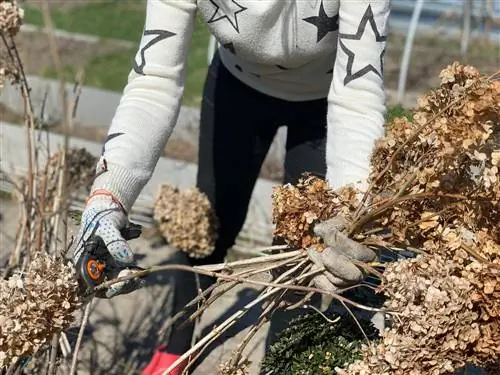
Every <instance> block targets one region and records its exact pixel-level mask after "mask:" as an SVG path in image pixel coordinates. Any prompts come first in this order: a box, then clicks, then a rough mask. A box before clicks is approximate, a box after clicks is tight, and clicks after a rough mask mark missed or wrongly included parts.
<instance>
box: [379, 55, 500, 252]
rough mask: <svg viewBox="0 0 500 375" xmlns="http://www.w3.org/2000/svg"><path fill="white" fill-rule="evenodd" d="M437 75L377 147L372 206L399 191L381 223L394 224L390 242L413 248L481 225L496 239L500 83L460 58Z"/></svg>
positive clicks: (499, 197) (440, 242)
mask: <svg viewBox="0 0 500 375" xmlns="http://www.w3.org/2000/svg"><path fill="white" fill-rule="evenodd" d="M441 80H442V84H441V86H440V87H439V88H438V89H436V90H434V91H432V92H430V93H429V94H428V95H426V96H424V97H423V98H422V99H421V100H420V105H419V107H418V108H417V109H416V111H415V113H414V116H413V122H409V121H408V120H407V119H406V118H399V119H396V120H395V121H394V122H393V123H392V124H389V129H388V134H387V136H386V137H385V138H384V139H382V140H381V141H380V142H379V144H378V145H377V148H376V151H375V153H374V156H373V160H372V166H373V171H372V176H371V177H372V180H373V181H374V182H375V186H374V189H373V192H372V195H373V199H372V200H373V203H375V204H376V206H375V207H376V208H375V209H377V208H380V207H382V205H383V204H384V198H382V197H381V194H382V193H383V194H384V196H395V195H399V196H401V202H400V203H399V204H397V205H392V207H391V208H389V209H387V210H385V211H384V212H383V214H382V215H381V216H380V217H379V219H378V223H379V224H381V225H384V226H390V227H391V229H392V232H393V236H392V238H391V239H389V241H390V242H391V243H398V242H406V243H407V244H411V245H412V246H414V247H425V248H427V249H429V248H443V246H442V245H443V241H444V242H449V240H450V239H451V238H452V237H457V236H458V237H460V234H461V233H464V232H467V231H472V232H477V231H478V230H483V229H485V230H486V232H487V234H488V235H489V236H490V237H491V239H492V240H494V241H495V242H499V241H500V226H499V225H498V223H499V222H500V204H499V202H500V178H499V173H498V168H499V163H500V104H499V103H500V82H499V81H495V80H489V79H487V77H484V76H481V75H480V74H479V72H478V71H477V70H476V69H474V68H473V67H470V66H463V65H459V64H457V63H454V64H452V65H450V66H448V67H447V68H446V69H444V70H443V71H442V72H441ZM403 149H404V151H402V152H396V151H397V150H403ZM388 161H391V162H390V164H389V168H388V169H387V171H386V172H385V173H383V172H384V170H385V168H386V165H387V162H388ZM385 201H387V200H385ZM372 224H373V223H372Z"/></svg>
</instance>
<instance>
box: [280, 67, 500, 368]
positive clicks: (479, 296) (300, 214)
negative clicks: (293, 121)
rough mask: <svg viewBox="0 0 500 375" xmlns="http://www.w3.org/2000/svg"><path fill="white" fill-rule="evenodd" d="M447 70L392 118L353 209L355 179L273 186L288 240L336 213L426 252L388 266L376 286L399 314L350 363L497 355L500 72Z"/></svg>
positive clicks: (449, 364) (378, 239) (368, 234)
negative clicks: (409, 114)
mask: <svg viewBox="0 0 500 375" xmlns="http://www.w3.org/2000/svg"><path fill="white" fill-rule="evenodd" d="M440 77H441V81H442V82H441V85H440V87H438V88H437V89H435V90H433V91H431V92H430V93H429V94H428V95H426V96H424V97H423V98H422V99H421V100H420V101H419V106H418V108H416V110H415V111H414V113H413V121H409V120H408V119H407V118H404V117H403V118H397V119H395V120H394V121H393V122H392V123H390V124H388V129H387V134H386V136H385V137H384V138H383V139H381V140H380V141H379V142H378V144H377V146H376V149H375V151H374V154H373V157H372V173H371V175H370V182H371V184H372V186H371V188H370V190H369V192H368V195H367V200H366V202H368V203H365V207H363V208H362V209H360V210H357V209H352V207H356V206H357V204H358V203H357V202H356V194H355V193H353V189H352V188H343V189H340V190H339V191H336V192H332V191H331V190H329V189H328V187H327V186H325V185H321V184H320V183H319V182H318V181H317V180H311V179H309V180H307V179H304V180H302V182H301V184H302V185H301V186H300V188H299V186H297V187H296V188H293V187H280V188H278V189H277V190H276V191H275V195H274V202H273V203H274V212H275V215H274V219H275V222H276V227H277V229H276V231H277V233H279V235H281V236H283V237H285V238H286V239H287V241H288V242H289V243H291V244H294V245H298V246H303V247H305V246H304V245H309V244H310V243H314V242H317V241H319V240H318V239H314V238H312V239H311V235H312V234H311V228H310V225H311V224H313V223H314V220H316V219H318V220H323V219H327V218H329V217H331V216H334V215H337V214H341V215H343V216H345V217H346V218H347V219H348V221H349V222H350V228H348V230H349V234H350V235H351V236H352V237H353V238H354V239H356V240H359V241H362V242H364V243H377V244H382V245H386V246H392V245H397V246H399V247H400V246H407V247H410V248H418V249H421V250H423V251H424V253H425V255H423V256H420V257H418V258H416V259H412V260H403V261H399V262H397V263H395V264H393V265H390V266H389V267H387V269H386V270H385V272H384V278H383V285H382V288H381V289H382V290H383V291H384V293H385V294H386V296H387V297H388V301H387V303H386V307H387V309H388V310H390V311H392V312H395V313H396V315H397V316H395V318H394V319H393V320H394V321H393V325H392V327H391V328H390V329H389V330H387V331H386V332H385V333H384V334H383V337H382V341H381V342H380V344H379V345H378V346H367V347H365V349H364V357H363V359H362V360H360V361H358V362H356V363H355V364H353V365H351V366H350V367H348V368H347V369H345V370H341V371H343V372H342V373H343V374H348V375H362V374H373V375H376V374H410V375H424V374H445V373H450V372H452V371H453V370H456V369H458V368H460V367H461V366H463V365H464V364H465V363H466V362H472V363H475V364H478V365H481V366H486V365H496V366H498V362H495V361H498V358H499V356H500V178H499V175H498V168H499V161H500V82H498V81H496V80H493V79H489V78H488V77H484V76H482V75H480V74H479V72H478V71H477V70H476V69H475V68H473V67H470V66H463V65H460V64H458V63H454V64H452V65H450V66H448V67H447V68H446V69H444V70H443V71H442V72H441V75H440ZM304 183H306V184H307V185H309V188H308V187H307V186H303V184H304ZM313 186H321V189H322V190H323V191H324V196H323V197H322V198H318V197H316V196H314V195H310V197H309V200H308V199H307V194H306V193H305V192H307V191H308V189H314V188H313ZM311 212H312V213H314V215H311ZM323 212H324V213H326V214H325V215H324V216H321V214H320V213H323ZM318 214H319V215H318ZM311 216H312V217H313V220H312V221H310V222H308V220H307V218H308V217H311ZM304 223H306V224H307V225H304ZM378 228H383V229H384V231H383V234H382V232H381V231H378ZM385 229H389V230H390V232H389V233H388V232H387V230H385ZM496 370H497V371H498V367H497V369H496Z"/></svg>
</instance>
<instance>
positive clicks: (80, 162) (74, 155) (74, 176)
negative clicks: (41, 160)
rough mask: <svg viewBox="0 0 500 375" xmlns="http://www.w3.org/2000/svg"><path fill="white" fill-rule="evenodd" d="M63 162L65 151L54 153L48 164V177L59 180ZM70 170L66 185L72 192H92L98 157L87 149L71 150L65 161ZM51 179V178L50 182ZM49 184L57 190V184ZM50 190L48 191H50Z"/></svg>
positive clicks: (54, 182)
mask: <svg viewBox="0 0 500 375" xmlns="http://www.w3.org/2000/svg"><path fill="white" fill-rule="evenodd" d="M62 162H63V151H58V152H56V153H54V154H53V155H52V156H51V157H50V159H49V161H48V164H47V171H48V175H49V176H51V177H52V179H56V180H57V176H58V175H59V170H60V169H61V166H62ZM65 164H66V168H67V170H68V181H67V182H66V185H67V186H68V189H69V190H70V191H83V192H85V193H88V192H90V188H91V187H92V183H93V180H94V176H95V166H96V164H97V157H96V156H94V155H92V154H91V153H90V152H88V151H87V150H86V149H85V148H69V149H68V152H67V154H66V160H65ZM50 179H51V178H49V180H50ZM56 180H55V181H52V182H53V183H49V184H48V185H49V186H50V188H55V187H56V186H57V182H56ZM50 188H49V189H48V190H50Z"/></svg>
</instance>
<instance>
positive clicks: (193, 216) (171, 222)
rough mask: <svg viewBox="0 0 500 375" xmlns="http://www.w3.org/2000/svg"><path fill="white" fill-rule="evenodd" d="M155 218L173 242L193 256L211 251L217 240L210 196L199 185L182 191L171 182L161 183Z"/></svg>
mask: <svg viewBox="0 0 500 375" xmlns="http://www.w3.org/2000/svg"><path fill="white" fill-rule="evenodd" d="M153 218H154V220H155V221H156V223H157V225H158V228H159V230H160V233H161V234H162V235H163V236H164V238H165V239H166V240H167V241H168V243H169V244H170V245H172V246H174V247H175V248H178V249H180V250H182V251H184V252H186V253H187V254H188V255H189V256H190V257H192V258H204V257H207V256H208V255H210V254H212V252H213V250H214V248H215V241H216V239H217V229H218V224H217V218H216V216H215V212H214V210H213V209H212V207H211V204H210V202H209V200H208V198H207V196H206V195H205V194H203V193H201V192H200V191H199V190H198V189H197V188H189V189H185V190H180V189H178V188H175V187H172V186H170V185H168V184H164V185H162V186H160V188H159V191H158V194H157V197H156V200H155V204H154V208H153Z"/></svg>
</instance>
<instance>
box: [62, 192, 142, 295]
mask: <svg viewBox="0 0 500 375" xmlns="http://www.w3.org/2000/svg"><path fill="white" fill-rule="evenodd" d="M128 228H131V223H130V222H129V221H128V219H127V216H126V213H125V210H124V209H123V207H122V205H121V204H120V202H118V200H117V199H116V198H114V197H113V195H112V194H111V193H108V192H105V191H98V192H95V193H94V194H92V195H91V196H90V198H89V200H88V201H87V205H86V207H85V210H84V212H83V214H82V219H81V224H80V230H79V232H78V235H77V237H76V240H75V246H74V250H73V255H72V261H73V263H74V264H75V265H76V264H77V263H78V260H79V259H80V257H81V256H82V253H83V250H84V244H85V243H87V241H89V240H90V239H96V238H97V240H98V241H101V240H102V243H103V244H104V246H105V248H106V249H107V253H106V255H105V259H103V260H104V261H105V262H106V275H107V277H108V279H109V278H111V279H114V278H117V277H122V276H127V275H129V274H131V273H133V272H134V270H138V267H137V266H136V262H135V260H134V253H133V252H132V250H131V248H130V246H129V244H128V243H127V241H126V240H127V239H130V238H128V237H127V235H126V233H127V229H128ZM137 236H138V234H137V235H136V236H135V237H137ZM108 272H111V274H109V273H108ZM144 283H145V281H144V280H143V279H132V280H126V281H120V282H118V283H115V284H113V285H111V286H110V287H109V288H108V289H107V290H106V291H105V292H103V293H98V294H96V296H97V297H100V298H112V297H114V296H117V295H119V294H128V293H130V292H132V291H134V290H136V289H138V288H140V287H142V286H143V285H144Z"/></svg>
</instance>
